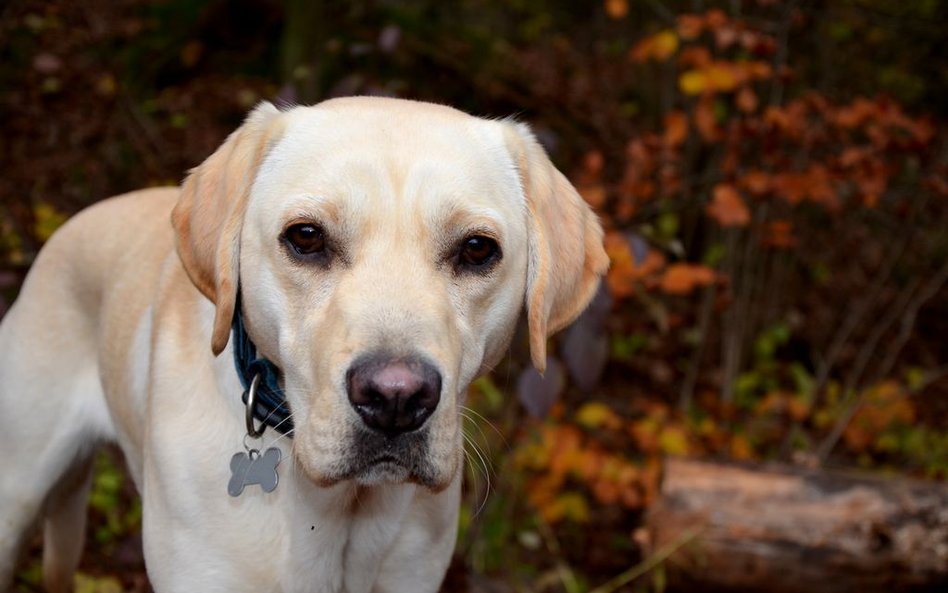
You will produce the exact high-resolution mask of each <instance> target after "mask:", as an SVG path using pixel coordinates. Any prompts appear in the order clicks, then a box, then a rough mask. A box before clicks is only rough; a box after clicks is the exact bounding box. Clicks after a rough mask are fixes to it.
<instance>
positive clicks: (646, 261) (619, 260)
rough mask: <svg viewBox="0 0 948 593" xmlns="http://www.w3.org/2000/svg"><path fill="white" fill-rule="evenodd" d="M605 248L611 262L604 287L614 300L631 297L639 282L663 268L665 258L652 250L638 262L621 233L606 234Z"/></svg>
mask: <svg viewBox="0 0 948 593" xmlns="http://www.w3.org/2000/svg"><path fill="white" fill-rule="evenodd" d="M605 246H606V253H607V254H609V260H610V261H611V265H610V266H609V271H608V273H607V274H606V285H607V286H608V287H609V292H610V293H611V294H612V296H614V297H616V298H627V297H630V296H632V295H633V294H635V290H636V287H637V286H638V285H639V284H640V283H641V282H643V281H644V280H645V279H647V278H650V277H652V276H654V275H655V274H656V273H657V272H659V271H660V270H661V269H662V268H663V267H664V266H665V258H664V257H663V256H662V255H661V254H660V253H658V252H657V251H655V250H654V249H648V251H647V253H646V254H645V255H644V257H642V258H641V261H638V260H637V258H636V254H634V253H632V247H631V245H630V244H629V240H628V239H627V238H626V236H625V235H623V234H622V233H619V232H616V231H612V232H609V233H607V234H606V238H605Z"/></svg>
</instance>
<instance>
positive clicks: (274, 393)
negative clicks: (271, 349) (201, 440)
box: [232, 297, 293, 436]
mask: <svg viewBox="0 0 948 593" xmlns="http://www.w3.org/2000/svg"><path fill="white" fill-rule="evenodd" d="M232 328H233V340H234V366H235V367H237V376H238V377H240V383H241V384H242V385H243V386H244V394H243V396H241V399H242V400H243V402H244V405H247V400H248V397H249V395H250V387H251V383H254V378H255V377H257V376H259V379H257V381H256V385H255V387H256V389H255V390H254V398H253V400H254V401H253V417H254V418H256V419H257V420H259V421H260V422H262V423H263V424H264V425H265V426H270V427H272V428H273V429H274V430H276V431H277V432H279V433H281V434H285V435H287V436H292V435H293V419H292V418H291V412H290V407H289V404H287V402H286V397H285V396H284V394H283V390H282V389H281V388H280V384H279V376H280V371H279V370H278V369H277V367H276V365H274V364H273V363H272V362H270V361H269V360H267V359H266V358H263V357H257V347H256V345H254V343H253V341H252V340H251V339H250V336H249V335H248V334H247V330H246V329H245V328H244V317H243V314H242V313H241V305H240V298H239V297H238V298H237V304H236V306H235V307H234V323H233V326H232ZM260 430H261V431H262V430H263V427H261V429H260Z"/></svg>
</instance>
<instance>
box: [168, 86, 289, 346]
mask: <svg viewBox="0 0 948 593" xmlns="http://www.w3.org/2000/svg"><path fill="white" fill-rule="evenodd" d="M282 121H283V119H282V118H281V117H280V111H279V110H278V109H277V108H276V107H274V106H273V105H272V104H270V103H267V102H263V103H260V104H259V105H257V107H256V108H255V109H254V110H253V111H252V112H251V113H250V115H248V116H247V119H246V120H245V121H244V123H243V125H242V126H240V128H238V129H237V130H236V131H235V132H234V133H232V134H231V135H230V136H229V137H228V138H227V140H226V141H225V142H224V144H223V145H221V147H220V148H218V149H217V151H215V152H214V154H212V155H211V156H210V157H208V158H207V160H205V161H204V162H203V163H201V164H200V165H199V166H197V167H195V168H194V169H192V170H191V172H190V174H189V175H188V177H187V179H186V180H185V182H184V184H183V185H182V187H181V197H180V198H179V199H178V203H177V204H176V205H175V207H174V210H173V212H172V213H171V223H172V225H173V226H174V231H175V244H176V246H177V250H178V256H179V257H180V258H181V263H182V264H183V265H184V269H185V271H186V272H187V274H188V277H189V278H190V279H191V282H193V283H194V285H195V286H196V287H197V288H198V290H200V291H201V293H202V294H203V295H204V296H206V297H207V298H208V299H210V300H211V301H212V302H213V303H214V304H215V305H216V307H217V309H216V313H215V316H214V329H213V332H212V334H211V349H212V350H213V351H214V354H215V355H216V354H220V353H221V351H222V350H223V349H224V347H225V346H226V345H227V340H228V339H229V337H230V328H231V323H232V321H233V317H234V307H235V304H236V301H237V286H238V270H239V260H240V232H241V229H242V227H243V219H244V213H245V212H246V210H247V201H248V199H249V196H250V188H251V187H252V186H253V182H254V179H255V178H256V176H257V170H258V169H259V168H260V163H261V162H263V159H264V157H265V156H266V154H267V152H268V150H269V149H270V147H272V146H273V145H274V144H275V142H276V140H277V139H278V138H279V137H280V135H281V133H282V130H283V125H282Z"/></svg>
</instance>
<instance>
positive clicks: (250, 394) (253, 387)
mask: <svg viewBox="0 0 948 593" xmlns="http://www.w3.org/2000/svg"><path fill="white" fill-rule="evenodd" d="M259 383H260V373H257V374H256V375H254V376H253V380H252V381H251V382H250V387H248V388H247V411H246V415H245V419H246V421H247V434H248V435H250V436H251V437H253V438H255V439H259V438H260V437H262V436H263V431H265V430H266V429H267V425H266V424H261V425H260V430H257V429H256V428H254V425H253V410H254V406H256V404H257V385H258V384H259Z"/></svg>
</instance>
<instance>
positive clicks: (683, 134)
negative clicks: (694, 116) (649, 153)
mask: <svg viewBox="0 0 948 593" xmlns="http://www.w3.org/2000/svg"><path fill="white" fill-rule="evenodd" d="M664 124H665V125H664V127H665V133H664V136H663V138H662V140H664V142H665V144H666V145H667V146H669V147H671V148H678V147H679V146H681V145H682V144H683V143H684V141H685V138H687V137H688V117H687V116H686V115H685V113H684V112H683V111H679V110H675V111H669V112H668V113H666V114H665V120H664Z"/></svg>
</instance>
